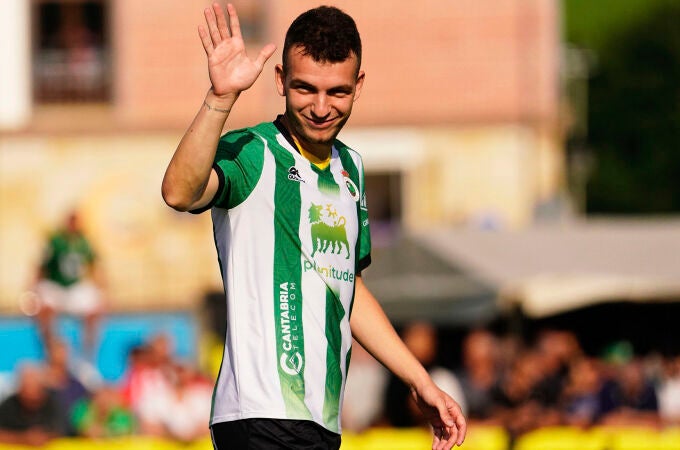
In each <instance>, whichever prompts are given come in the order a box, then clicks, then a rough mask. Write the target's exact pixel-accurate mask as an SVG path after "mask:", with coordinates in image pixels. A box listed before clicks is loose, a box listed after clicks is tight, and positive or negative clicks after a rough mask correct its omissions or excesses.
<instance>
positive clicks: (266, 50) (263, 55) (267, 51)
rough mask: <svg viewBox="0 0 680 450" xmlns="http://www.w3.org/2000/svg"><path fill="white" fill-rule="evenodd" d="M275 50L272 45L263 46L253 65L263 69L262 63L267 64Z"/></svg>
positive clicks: (274, 46)
mask: <svg viewBox="0 0 680 450" xmlns="http://www.w3.org/2000/svg"><path fill="white" fill-rule="evenodd" d="M275 50H276V45H274V44H267V45H265V46H264V47H263V48H262V50H260V54H259V55H257V58H256V59H255V65H256V66H257V67H258V68H259V69H260V70H262V68H263V67H264V63H266V62H267V60H268V59H269V58H271V56H272V55H273V54H274V51H275Z"/></svg>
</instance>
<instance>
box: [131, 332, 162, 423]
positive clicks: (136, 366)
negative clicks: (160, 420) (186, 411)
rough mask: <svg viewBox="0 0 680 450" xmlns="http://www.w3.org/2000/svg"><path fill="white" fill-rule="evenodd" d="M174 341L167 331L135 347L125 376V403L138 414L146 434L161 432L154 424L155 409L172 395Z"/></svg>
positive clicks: (137, 416)
mask: <svg viewBox="0 0 680 450" xmlns="http://www.w3.org/2000/svg"><path fill="white" fill-rule="evenodd" d="M169 349H170V343H169V339H168V338H167V336H165V335H162V334H160V335H157V336H154V337H153V338H152V339H151V340H150V341H149V343H148V344H144V345H140V346H138V347H135V348H133V349H132V350H131V351H130V354H129V360H130V363H129V367H128V370H127V373H126V374H125V376H124V379H123V384H122V394H123V399H124V400H125V404H126V406H127V407H129V408H130V409H131V410H132V412H133V413H134V414H135V416H136V418H137V420H138V421H139V426H140V430H141V432H142V433H143V434H159V433H160V431H159V430H157V429H155V427H154V426H152V422H153V420H152V419H149V418H147V416H148V415H151V416H152V418H153V416H154V415H155V412H154V411H157V410H158V409H159V408H162V407H163V406H162V405H165V404H166V403H167V402H166V399H167V397H168V396H169V395H170V393H171V390H172V386H171V383H170V377H171V371H172V361H171V357H170V353H171V352H170V350H169Z"/></svg>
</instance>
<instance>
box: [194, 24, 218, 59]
mask: <svg viewBox="0 0 680 450" xmlns="http://www.w3.org/2000/svg"><path fill="white" fill-rule="evenodd" d="M198 36H199V37H200V38H201V43H202V44H203V49H204V50H205V53H206V55H208V56H210V55H211V54H212V52H213V50H214V47H213V44H212V39H210V36H208V32H207V31H205V28H203V27H202V26H200V25H199V26H198Z"/></svg>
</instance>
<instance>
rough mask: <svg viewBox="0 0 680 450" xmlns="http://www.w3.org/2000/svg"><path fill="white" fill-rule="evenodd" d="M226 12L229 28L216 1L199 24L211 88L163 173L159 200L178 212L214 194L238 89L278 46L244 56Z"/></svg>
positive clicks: (202, 203)
mask: <svg viewBox="0 0 680 450" xmlns="http://www.w3.org/2000/svg"><path fill="white" fill-rule="evenodd" d="M227 12H228V14H229V27H227V20H226V18H225V15H224V12H223V11H222V9H221V8H220V6H219V4H217V3H214V4H213V6H212V9H211V8H206V9H205V11H204V14H205V20H206V24H207V26H208V29H207V30H206V29H205V28H204V27H202V26H199V27H198V34H199V36H200V38H201V43H202V44H203V48H204V49H205V52H206V55H207V57H208V73H209V75H210V82H211V83H212V87H211V89H210V91H208V94H207V95H206V97H205V100H204V102H203V104H202V105H201V108H200V109H199V111H198V113H197V114H196V117H194V120H193V122H192V123H191V125H190V126H189V129H188V130H187V131H186V133H184V137H182V140H181V141H180V143H179V145H178V147H177V150H175V154H174V155H173V156H172V159H171V160H170V164H168V168H167V169H166V171H165V176H164V177H163V185H162V193H163V199H164V200H165V202H166V203H167V204H168V205H169V206H171V207H172V208H174V209H176V210H178V211H190V210H194V209H198V208H201V207H203V206H206V205H207V204H208V203H210V201H211V200H212V199H213V197H214V196H215V194H216V192H217V188H218V185H219V182H218V178H217V173H215V171H214V170H213V169H212V165H213V161H214V159H215V151H216V149H217V144H218V142H219V139H220V134H221V133H222V129H223V128H224V124H225V123H226V120H227V117H228V116H229V111H231V108H232V107H233V105H234V103H235V102H236V100H237V99H238V97H239V95H240V94H241V92H242V91H244V90H246V89H248V88H249V87H250V86H252V85H253V83H254V82H255V80H256V79H257V77H258V76H259V75H260V73H261V72H262V68H263V67H264V63H265V62H266V61H267V59H269V58H270V57H271V55H272V54H273V53H274V50H275V49H276V47H275V46H274V45H273V44H268V45H266V46H265V47H264V48H263V49H262V50H261V51H260V54H259V55H258V56H257V58H256V59H255V60H254V61H253V60H251V59H250V58H248V56H247V55H246V52H245V45H244V43H243V38H242V37H241V28H240V25H239V21H238V16H237V15H236V10H235V9H234V7H233V6H232V5H231V4H229V5H227Z"/></svg>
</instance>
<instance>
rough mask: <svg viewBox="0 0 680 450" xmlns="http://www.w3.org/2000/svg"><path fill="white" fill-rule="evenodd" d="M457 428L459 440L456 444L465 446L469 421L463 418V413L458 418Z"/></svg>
mask: <svg viewBox="0 0 680 450" xmlns="http://www.w3.org/2000/svg"><path fill="white" fill-rule="evenodd" d="M456 427H457V428H458V439H457V440H456V444H458V445H463V441H465V435H466V434H467V421H466V420H465V417H463V413H460V414H458V415H457V416H456Z"/></svg>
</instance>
